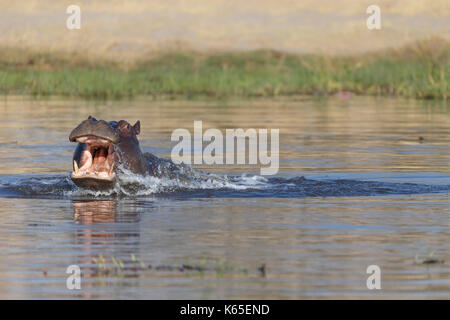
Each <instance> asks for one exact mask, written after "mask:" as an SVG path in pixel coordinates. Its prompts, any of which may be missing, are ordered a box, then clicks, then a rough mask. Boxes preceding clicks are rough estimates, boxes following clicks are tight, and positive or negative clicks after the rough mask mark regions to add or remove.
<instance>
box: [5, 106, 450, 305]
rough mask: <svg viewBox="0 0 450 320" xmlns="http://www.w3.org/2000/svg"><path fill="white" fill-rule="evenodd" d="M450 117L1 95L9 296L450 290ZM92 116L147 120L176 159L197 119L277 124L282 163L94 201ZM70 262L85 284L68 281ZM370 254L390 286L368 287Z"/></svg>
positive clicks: (152, 183)
mask: <svg viewBox="0 0 450 320" xmlns="http://www.w3.org/2000/svg"><path fill="white" fill-rule="evenodd" d="M449 111H450V108H449V106H448V105H446V104H444V103H426V102H418V101H407V100H394V99H374V98H351V99H349V100H345V101H343V100H339V99H337V98H333V99H329V100H327V101H311V100H310V99H307V98H302V97H299V98H291V99H289V100H283V99H280V100H272V101H267V100H255V101H244V102H220V103H219V102H204V101H198V102H175V101H172V102H169V101H165V102H162V101H153V100H149V99H145V98H142V99H137V100H135V101H121V102H105V103H101V102H88V101H81V100H58V99H52V100H44V101H42V100H41V101H33V100H28V99H27V98H24V97H9V98H8V99H4V100H3V101H1V102H0V298H3V299H5V298H8V299H14V298H45V299H46V298H124V299H128V298H136V299H142V298H150V299H183V298H192V299H279V298H282V299H300V298H444V299H449V298H450V265H449V263H450V250H449V242H450V223H449V221H450V220H449V214H450V210H449V193H450V172H449V164H450V152H449V151H450V147H449V140H450V113H449ZM88 115H92V116H95V117H97V118H101V119H106V120H119V119H125V120H129V121H130V122H133V123H134V121H136V120H138V119H139V120H140V121H141V135H140V136H139V138H140V141H141V148H142V149H143V150H144V151H146V152H150V153H153V154H155V155H157V156H160V157H165V158H169V156H170V152H171V149H172V147H173V146H174V145H175V143H174V142H171V141H170V135H171V133H172V131H173V130H174V129H177V128H186V129H188V130H190V131H191V132H192V131H193V121H194V120H202V121H203V127H204V130H205V129H207V128H218V129H221V130H223V132H224V130H225V129H226V128H244V129H245V128H256V129H257V128H279V129H280V171H279V173H278V174H277V175H276V176H275V177H265V178H263V177H259V176H258V174H259V167H258V166H231V165H224V166H207V165H201V166H196V167H195V168H196V169H199V170H202V171H206V172H210V173H213V174H214V175H213V177H215V178H212V180H208V181H206V180H205V181H204V180H201V181H198V179H197V180H196V179H192V181H187V182H186V181H185V182H184V184H183V186H182V187H180V186H178V185H177V183H178V182H177V181H173V180H170V179H167V180H164V179H163V180H152V179H147V180H145V181H140V186H141V189H140V190H141V192H140V193H139V195H131V196H130V195H128V196H127V195H124V194H120V193H119V194H117V193H115V194H110V195H107V196H94V195H93V194H89V193H86V192H83V190H77V189H76V188H75V187H74V186H73V185H72V184H71V183H70V181H69V179H68V176H69V172H70V170H71V169H72V165H71V162H72V153H73V150H74V148H75V145H74V144H71V143H69V141H68V136H69V133H70V131H71V130H72V129H73V128H74V127H75V126H76V125H77V124H78V123H79V122H80V121H81V120H83V119H85V118H86V117H87V116H88ZM132 178H133V177H130V179H132ZM134 178H135V179H137V177H134ZM427 261H428V262H435V263H424V262H427ZM73 264H75V265H79V266H80V267H81V272H82V280H81V286H82V289H81V290H69V289H67V288H66V279H67V277H68V274H66V268H67V267H68V266H69V265H73ZM372 264H375V265H378V266H379V267H380V268H381V272H382V280H381V286H382V289H381V290H368V289H367V286H366V280H367V277H368V276H369V275H368V274H367V273H366V269H367V267H368V266H369V265H372ZM263 266H265V268H264V267H263Z"/></svg>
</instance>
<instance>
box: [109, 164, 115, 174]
mask: <svg viewBox="0 0 450 320" xmlns="http://www.w3.org/2000/svg"><path fill="white" fill-rule="evenodd" d="M113 171H114V162H113V164H112V165H111V168H110V169H109V172H108V173H109V175H110V176H112V174H113Z"/></svg>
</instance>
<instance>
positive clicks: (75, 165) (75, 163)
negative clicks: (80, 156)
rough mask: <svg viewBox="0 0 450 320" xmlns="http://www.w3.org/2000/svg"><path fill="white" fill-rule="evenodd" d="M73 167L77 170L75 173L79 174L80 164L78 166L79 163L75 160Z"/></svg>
mask: <svg viewBox="0 0 450 320" xmlns="http://www.w3.org/2000/svg"><path fill="white" fill-rule="evenodd" d="M73 167H74V168H75V173H76V174H78V172H79V171H80V169H79V168H78V164H77V162H76V161H75V160H73Z"/></svg>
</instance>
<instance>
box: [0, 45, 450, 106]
mask: <svg viewBox="0 0 450 320" xmlns="http://www.w3.org/2000/svg"><path fill="white" fill-rule="evenodd" d="M449 71H450V43H449V42H447V41H445V40H440V39H431V40H427V41H422V42H418V43H415V44H412V45H410V46H407V47H404V48H400V49H392V50H386V51H383V52H375V53H367V54H363V55H354V56H315V55H298V54H290V53H283V52H277V51H273V50H259V51H251V52H232V53H231V52H230V53H198V52H188V51H185V52H165V53H160V54H157V55H154V56H152V57H148V58H145V57H144V58H141V59H140V60H136V61H133V62H131V63H124V62H120V61H104V60H100V59H94V58H88V56H87V55H86V56H83V55H82V54H80V53H72V54H69V53H42V52H31V51H26V50H22V49H11V48H3V49H0V93H1V94H4V95H7V94H31V95H35V96H47V95H63V96H79V97H84V98H100V99H109V98H112V99H120V98H132V97H134V96H137V95H152V96H155V97H160V96H164V97H166V96H168V97H171V98H173V97H178V96H181V97H183V98H188V99H189V98H194V97H198V96H208V97H213V98H228V97H257V96H265V97H270V96H277V95H296V94H310V95H322V96H326V95H329V94H334V93H338V92H343V91H349V92H352V93H355V94H364V95H389V96H391V95H392V96H404V97H413V98H418V99H442V100H447V99H449V89H450V72H449Z"/></svg>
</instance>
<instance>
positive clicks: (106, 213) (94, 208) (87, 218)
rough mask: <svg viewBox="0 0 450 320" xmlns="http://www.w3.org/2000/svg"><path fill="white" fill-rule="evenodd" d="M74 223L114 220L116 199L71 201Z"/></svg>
mask: <svg viewBox="0 0 450 320" xmlns="http://www.w3.org/2000/svg"><path fill="white" fill-rule="evenodd" d="M72 205H73V221H75V223H86V224H87V223H96V222H114V221H116V201H106V200H105V201H95V200H93V201H73V202H72Z"/></svg>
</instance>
